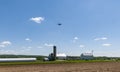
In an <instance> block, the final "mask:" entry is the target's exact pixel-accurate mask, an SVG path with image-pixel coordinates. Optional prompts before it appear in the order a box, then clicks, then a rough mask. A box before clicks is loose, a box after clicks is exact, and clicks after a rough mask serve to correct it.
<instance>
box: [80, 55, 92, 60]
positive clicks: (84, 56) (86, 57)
mask: <svg viewBox="0 0 120 72" xmlns="http://www.w3.org/2000/svg"><path fill="white" fill-rule="evenodd" d="M80 59H82V60H92V59H93V53H82V54H81V56H80Z"/></svg>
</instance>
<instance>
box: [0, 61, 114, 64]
mask: <svg viewBox="0 0 120 72" xmlns="http://www.w3.org/2000/svg"><path fill="white" fill-rule="evenodd" d="M90 62H116V61H113V60H62V61H61V60H57V61H45V62H44V61H35V62H0V65H29V64H65V63H90Z"/></svg>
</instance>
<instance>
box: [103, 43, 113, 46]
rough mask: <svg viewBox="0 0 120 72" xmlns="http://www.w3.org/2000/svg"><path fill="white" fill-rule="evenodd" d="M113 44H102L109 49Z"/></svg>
mask: <svg viewBox="0 0 120 72" xmlns="http://www.w3.org/2000/svg"><path fill="white" fill-rule="evenodd" d="M111 45H112V44H109V43H106V44H102V46H104V47H109V46H111Z"/></svg>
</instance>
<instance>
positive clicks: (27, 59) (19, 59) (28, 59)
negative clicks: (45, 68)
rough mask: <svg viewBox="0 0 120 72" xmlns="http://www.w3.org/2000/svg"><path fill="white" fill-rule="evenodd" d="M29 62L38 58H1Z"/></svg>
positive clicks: (6, 60)
mask: <svg viewBox="0 0 120 72" xmlns="http://www.w3.org/2000/svg"><path fill="white" fill-rule="evenodd" d="M23 61H25V62H29V61H36V58H0V62H23Z"/></svg>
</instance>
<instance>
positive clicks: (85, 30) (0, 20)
mask: <svg viewBox="0 0 120 72" xmlns="http://www.w3.org/2000/svg"><path fill="white" fill-rule="evenodd" d="M119 3H120V0H0V54H30V55H48V54H49V53H51V52H52V46H53V45H56V46H57V49H58V51H57V52H58V53H65V54H67V55H77V56H79V55H80V54H81V53H86V52H92V51H93V53H94V55H95V56H118V57H120V44H119V43H120V32H119V31H120V4H119ZM59 23H61V24H62V25H61V26H59V25H57V24H59Z"/></svg>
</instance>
